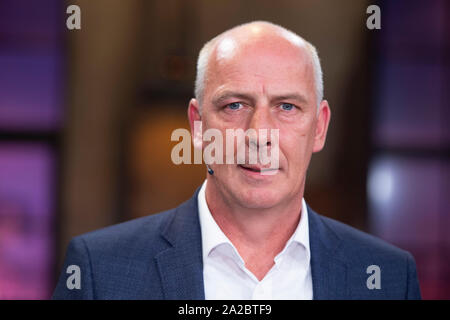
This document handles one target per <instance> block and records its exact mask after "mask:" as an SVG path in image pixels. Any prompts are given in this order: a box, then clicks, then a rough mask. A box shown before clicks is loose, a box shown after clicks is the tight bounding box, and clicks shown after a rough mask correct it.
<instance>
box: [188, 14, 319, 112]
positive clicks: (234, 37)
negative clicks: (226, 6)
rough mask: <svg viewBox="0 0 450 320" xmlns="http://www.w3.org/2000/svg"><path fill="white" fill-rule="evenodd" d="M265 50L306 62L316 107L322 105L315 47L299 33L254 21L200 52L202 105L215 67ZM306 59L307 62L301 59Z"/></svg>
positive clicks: (199, 96) (198, 78)
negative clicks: (310, 74) (313, 88)
mask: <svg viewBox="0 0 450 320" xmlns="http://www.w3.org/2000/svg"><path fill="white" fill-rule="evenodd" d="M261 48H265V49H267V50H271V51H273V52H274V54H277V53H281V51H283V53H284V54H285V53H288V54H289V53H290V54H292V55H297V56H298V61H299V64H300V63H304V60H305V59H306V61H307V64H308V66H307V67H308V68H310V69H311V72H312V75H313V78H314V80H313V81H314V86H315V96H316V104H317V106H319V104H320V102H321V101H322V99H323V80H322V68H321V66H320V61H319V57H318V55H317V51H316V49H315V48H314V46H313V45H311V44H310V43H309V42H307V41H306V40H304V39H303V38H302V37H300V36H298V35H297V34H295V33H293V32H292V31H289V30H287V29H285V28H283V27H281V26H278V25H275V24H273V23H270V22H264V21H255V22H250V23H246V24H243V25H240V26H237V27H234V28H232V29H230V30H227V31H225V32H223V33H221V34H219V35H218V36H216V37H215V38H213V39H211V40H210V41H208V42H207V43H206V44H205V45H204V46H203V48H202V49H201V51H200V54H199V57H198V60H197V76H196V80H195V97H196V99H197V100H198V101H199V103H200V106H201V104H202V101H203V97H204V89H205V86H206V84H207V83H208V81H209V80H210V78H211V77H212V76H213V74H211V72H210V70H211V69H212V68H211V66H212V65H216V64H220V63H222V62H225V61H227V60H230V59H233V58H236V57H237V56H239V55H241V56H242V55H245V54H247V53H248V52H251V51H252V50H261ZM302 58H305V59H302Z"/></svg>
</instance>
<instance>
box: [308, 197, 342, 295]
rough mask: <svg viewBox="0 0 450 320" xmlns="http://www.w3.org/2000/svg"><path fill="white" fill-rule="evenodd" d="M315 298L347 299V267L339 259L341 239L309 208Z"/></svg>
mask: <svg viewBox="0 0 450 320" xmlns="http://www.w3.org/2000/svg"><path fill="white" fill-rule="evenodd" d="M308 220H309V238H310V250H311V275H312V281H313V298H314V299H315V300H316V299H317V300H329V299H345V297H347V296H348V292H347V266H346V264H345V263H344V262H342V261H341V260H340V259H339V258H338V251H339V245H340V241H341V240H340V239H339V238H338V237H337V235H336V234H335V233H334V232H333V231H332V230H331V229H329V227H327V226H326V225H325V224H324V222H323V221H322V218H321V217H320V216H319V215H318V214H317V213H315V212H314V211H313V210H312V209H311V208H310V207H309V206H308Z"/></svg>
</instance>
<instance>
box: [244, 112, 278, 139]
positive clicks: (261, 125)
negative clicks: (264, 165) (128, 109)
mask: <svg viewBox="0 0 450 320" xmlns="http://www.w3.org/2000/svg"><path fill="white" fill-rule="evenodd" d="M270 111H271V110H270V107H268V106H256V107H255V109H254V111H253V113H252V115H251V117H250V120H249V125H248V129H250V130H249V131H250V132H251V134H249V135H248V137H247V140H248V141H247V145H248V146H251V147H256V148H261V147H270V145H271V144H272V142H271V137H270V136H271V134H270V130H271V129H273V127H274V124H273V119H272V114H271V112H270Z"/></svg>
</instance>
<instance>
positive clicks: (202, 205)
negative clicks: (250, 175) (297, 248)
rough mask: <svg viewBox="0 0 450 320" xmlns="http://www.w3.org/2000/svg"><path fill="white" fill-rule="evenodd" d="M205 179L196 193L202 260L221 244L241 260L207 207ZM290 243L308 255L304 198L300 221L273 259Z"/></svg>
mask: <svg viewBox="0 0 450 320" xmlns="http://www.w3.org/2000/svg"><path fill="white" fill-rule="evenodd" d="M206 182H207V181H206V180H205V182H203V185H202V187H201V188H200V191H199V193H198V198H197V201H198V211H199V220H200V229H201V235H202V253H203V262H205V259H206V258H207V257H208V255H209V254H210V252H211V251H212V250H213V249H214V248H216V247H217V246H219V245H221V244H228V245H230V246H231V247H232V248H233V249H234V251H235V253H236V254H237V256H238V257H239V259H240V260H241V262H243V261H242V258H241V257H240V256H239V254H238V252H237V250H236V248H235V247H234V245H233V244H232V243H231V241H230V239H228V237H227V236H226V235H225V234H224V233H223V231H222V230H221V229H220V227H219V226H218V225H217V223H216V221H215V220H214V218H213V216H212V214H211V211H210V210H209V208H208V204H207V202H206V193H205V191H206ZM292 243H298V244H300V245H301V246H302V247H303V248H304V249H305V250H306V252H307V257H308V258H309V257H310V249H309V227H308V209H307V206H306V202H305V199H304V198H302V214H301V215H300V221H299V223H298V225H297V228H296V229H295V232H294V234H293V235H292V236H291V238H290V239H289V240H288V241H287V243H286V245H285V247H284V249H283V250H282V251H281V252H280V253H279V254H278V255H277V257H276V258H275V260H276V259H277V258H278V257H280V256H282V255H283V253H284V252H285V251H286V250H287V249H288V248H289V247H290V246H291V244H292Z"/></svg>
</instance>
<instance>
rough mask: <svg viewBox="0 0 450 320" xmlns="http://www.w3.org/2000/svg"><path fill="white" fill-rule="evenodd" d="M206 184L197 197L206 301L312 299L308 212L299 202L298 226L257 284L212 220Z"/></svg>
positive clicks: (303, 204) (256, 280) (232, 246)
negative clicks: (207, 200) (300, 212)
mask: <svg viewBox="0 0 450 320" xmlns="http://www.w3.org/2000/svg"><path fill="white" fill-rule="evenodd" d="M205 190H206V181H205V182H204V183H203V185H202V187H201V189H200V192H199V194H198V209H199V218H200V227H201V235H202V253H203V280H204V287H205V298H206V299H207V300H214V299H236V300H241V299H245V300H253V299H255V300H258V299H261V300H265V299H303V300H311V299H312V297H313V290H312V278H311V266H310V257H311V255H310V249H309V228H308V213H307V208H306V203H305V200H304V199H302V214H301V217H300V221H299V224H298V226H297V228H296V230H295V232H294V234H293V235H292V236H291V238H290V239H289V240H288V241H287V243H286V245H285V247H284V249H283V250H282V251H281V252H280V253H279V254H278V255H277V256H276V257H275V259H274V262H275V264H274V265H273V267H272V268H271V269H270V270H269V272H268V273H267V274H266V275H265V276H264V278H263V279H262V280H261V281H259V280H258V279H257V278H256V277H255V275H253V274H252V272H251V271H250V270H248V269H247V268H246V267H245V262H244V260H243V259H242V257H241V256H240V255H239V253H238V251H237V250H236V248H235V246H234V245H233V244H232V243H231V241H230V240H229V239H228V238H227V236H226V235H225V234H224V233H223V231H222V230H221V229H220V227H219V226H218V225H217V223H216V221H215V220H214V218H213V216H212V215H211V212H210V211H209V208H208V204H207V203H206V196H205Z"/></svg>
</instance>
